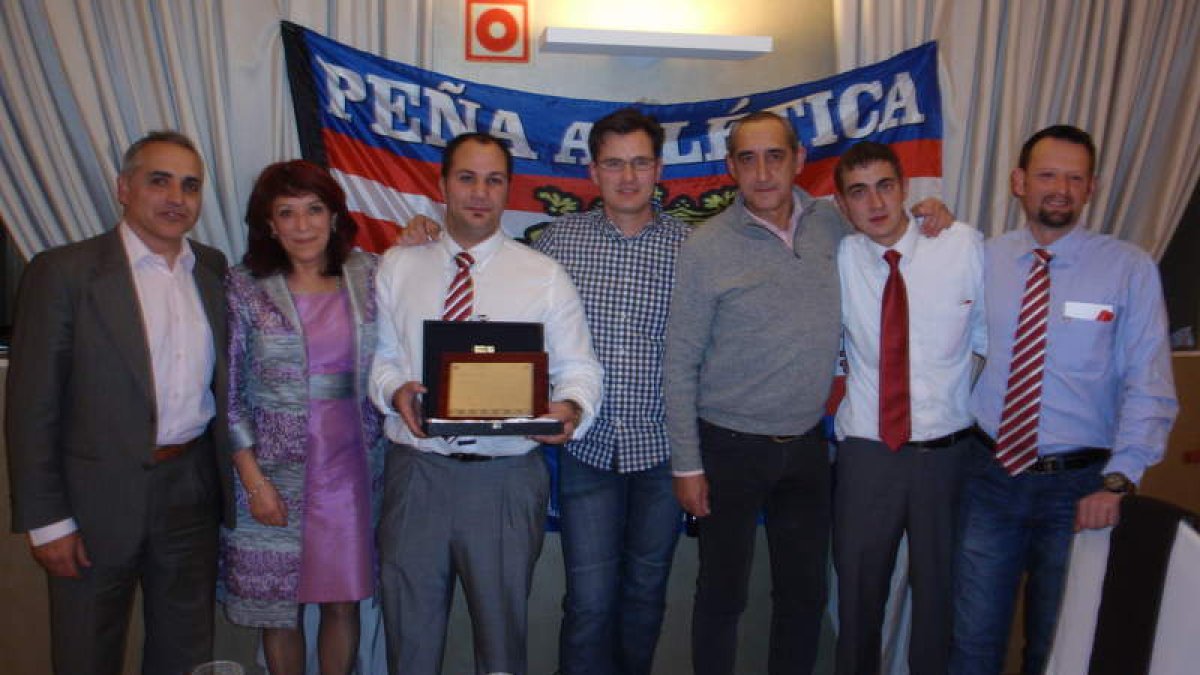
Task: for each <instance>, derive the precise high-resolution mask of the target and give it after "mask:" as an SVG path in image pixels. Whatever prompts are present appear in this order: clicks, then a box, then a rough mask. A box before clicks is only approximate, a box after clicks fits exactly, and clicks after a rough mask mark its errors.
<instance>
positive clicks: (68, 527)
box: [29, 518, 79, 546]
mask: <svg viewBox="0 0 1200 675" xmlns="http://www.w3.org/2000/svg"><path fill="white" fill-rule="evenodd" d="M78 529H79V525H77V524H76V523H75V519H74V518H64V519H63V520H60V521H58V522H57V523H50V524H49V525H46V526H45V527H35V528H33V529H32V530H30V531H29V542H30V543H31V544H33V545H34V546H42V545H44V544H49V543H50V542H52V541H57V540H59V539H62V538H63V537H65V536H67V535H68V534H71V533H72V532H74V531H76V530H78Z"/></svg>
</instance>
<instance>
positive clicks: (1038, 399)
mask: <svg viewBox="0 0 1200 675" xmlns="http://www.w3.org/2000/svg"><path fill="white" fill-rule="evenodd" d="M1033 253H1034V256H1033V267H1031V268H1030V269H1029V276H1028V277H1027V278H1026V279H1025V296H1024V297H1023V298H1022V299H1021V313H1020V315H1019V318H1018V319H1017V334H1016V337H1014V338H1013V350H1012V362H1011V363H1010V364H1009V371H1008V391H1007V392H1006V393H1005V394H1004V412H1003V413H1001V415H1000V432H999V436H998V437H997V438H996V460H997V461H999V462H1000V464H1002V465H1004V468H1005V469H1007V470H1008V473H1009V474H1010V475H1013V476H1015V475H1017V474H1019V473H1021V472H1022V471H1024V470H1025V469H1026V468H1028V467H1029V465H1030V464H1033V462H1034V461H1035V460H1036V459H1037V427H1038V417H1039V416H1040V414H1041V408H1042V364H1043V363H1044V362H1045V360H1046V319H1047V317H1048V316H1049V315H1050V271H1049V269H1048V265H1049V264H1050V259H1051V258H1052V257H1054V255H1053V254H1052V253H1050V251H1047V250H1046V249H1044V248H1037V249H1034V250H1033Z"/></svg>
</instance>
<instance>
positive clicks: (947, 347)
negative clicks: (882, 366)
mask: <svg viewBox="0 0 1200 675" xmlns="http://www.w3.org/2000/svg"><path fill="white" fill-rule="evenodd" d="M919 230H920V227H919V226H918V224H917V223H916V221H914V220H913V219H912V218H910V219H909V223H908V226H907V229H906V231H905V233H904V235H903V236H902V237H901V238H900V240H899V241H897V242H896V244H895V245H893V246H892V247H891V248H892V249H895V250H896V251H897V252H898V253H900V256H901V257H900V275H901V276H902V277H903V278H904V285H905V289H906V291H907V294H908V358H909V394H910V398H911V401H912V436H911V439H912V440H914V441H927V440H930V439H934V438H939V437H941V436H945V435H947V434H950V433H953V432H955V431H958V430H960V429H963V428H965V427H968V426H970V425H971V421H972V417H971V412H970V409H969V407H968V402H969V394H970V387H971V371H972V359H971V355H972V354H973V353H974V354H983V353H984V351H985V349H986V346H987V344H986V340H987V334H986V327H985V325H984V314H983V238H982V236H981V235H980V234H979V232H977V231H976V230H974V229H972V228H971V227H969V226H967V225H964V224H963V223H954V224H953V225H951V226H950V228H949V229H947V230H945V231H943V232H942V233H941V234H939V235H938V236H937V237H926V236H924V235H922V234H920V231H919ZM887 250H888V248H886V247H883V246H880V245H879V244H876V243H875V242H873V241H871V239H869V238H868V237H867V236H866V235H864V234H861V233H860V234H855V235H852V236H849V237H846V238H845V239H843V240H842V243H841V246H840V248H839V249H838V270H839V275H840V277H841V287H842V323H843V329H844V331H845V347H846V361H847V368H848V370H849V372H848V373H847V378H846V397H845V398H844V399H843V400H842V404H841V407H840V408H838V413H837V424H836V427H837V436H838V438H839V439H841V438H845V437H846V436H856V437H859V438H868V439H872V440H879V325H880V315H881V312H882V307H883V288H884V285H885V284H886V283H887V277H888V264H887V262H886V261H885V260H884V259H883V254H884V253H885V252H886V251H887Z"/></svg>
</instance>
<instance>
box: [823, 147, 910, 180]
mask: <svg viewBox="0 0 1200 675" xmlns="http://www.w3.org/2000/svg"><path fill="white" fill-rule="evenodd" d="M873 162H887V163H888V164H891V165H892V168H893V169H895V170H896V178H900V179H903V178H904V169H902V168H900V158H899V157H897V156H896V153H895V152H893V151H892V149H891V147H889V146H887V145H884V144H883V143H876V142H875V141H860V142H858V143H855V144H854V145H852V146H850V149H849V150H847V151H845V152H843V153H842V156H841V157H839V158H838V163H837V166H836V167H835V168H834V170H833V184H834V185H836V186H837V191H838V192H839V193H840V192H842V191H843V190H845V189H846V185H845V179H844V177H843V176H842V174H844V173H848V172H850V171H851V170H853V169H860V168H862V167H864V166H866V165H868V164H871V163H873Z"/></svg>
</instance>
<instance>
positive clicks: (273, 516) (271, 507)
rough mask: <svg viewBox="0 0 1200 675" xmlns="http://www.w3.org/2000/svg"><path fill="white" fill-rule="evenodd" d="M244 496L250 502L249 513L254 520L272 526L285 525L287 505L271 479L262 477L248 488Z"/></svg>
mask: <svg viewBox="0 0 1200 675" xmlns="http://www.w3.org/2000/svg"><path fill="white" fill-rule="evenodd" d="M246 496H247V497H248V499H249V502H250V515H252V516H254V519H255V520H257V521H258V522H260V523H262V524H263V525H270V526H272V527H284V526H285V525H287V517H288V511H287V505H286V504H284V503H283V497H280V496H279V491H278V490H276V489H275V486H274V485H273V484H272V483H271V481H269V480H267V479H265V478H264V479H263V480H262V481H261V482H260V483H258V485H256V486H255V487H254V489H252V490H248V491H247V492H246Z"/></svg>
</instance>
